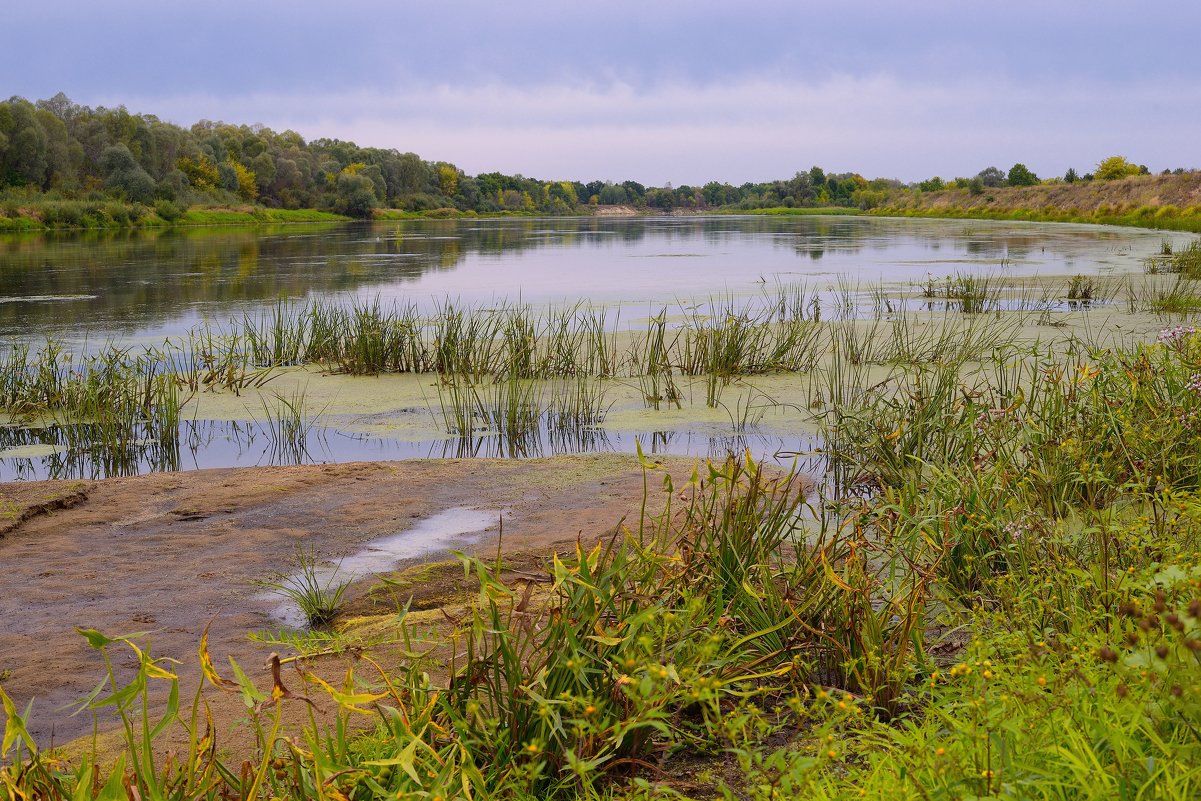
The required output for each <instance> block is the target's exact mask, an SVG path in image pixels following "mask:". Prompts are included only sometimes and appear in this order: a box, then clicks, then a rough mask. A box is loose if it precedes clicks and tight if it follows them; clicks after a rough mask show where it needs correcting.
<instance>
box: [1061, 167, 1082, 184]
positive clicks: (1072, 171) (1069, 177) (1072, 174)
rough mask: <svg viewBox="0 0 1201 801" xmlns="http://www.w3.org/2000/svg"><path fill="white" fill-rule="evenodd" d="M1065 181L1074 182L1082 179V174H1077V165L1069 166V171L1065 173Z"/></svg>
mask: <svg viewBox="0 0 1201 801" xmlns="http://www.w3.org/2000/svg"><path fill="white" fill-rule="evenodd" d="M1063 180H1064V182H1065V183H1069V184H1074V183H1076V182H1077V181H1079V180H1080V176H1079V175H1077V174H1076V168H1075V167H1068V171H1067V172H1065V173H1064V174H1063Z"/></svg>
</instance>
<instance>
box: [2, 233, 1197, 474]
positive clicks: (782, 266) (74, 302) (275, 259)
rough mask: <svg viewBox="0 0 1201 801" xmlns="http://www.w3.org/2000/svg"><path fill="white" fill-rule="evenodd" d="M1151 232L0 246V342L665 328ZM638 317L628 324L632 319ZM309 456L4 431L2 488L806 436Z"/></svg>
mask: <svg viewBox="0 0 1201 801" xmlns="http://www.w3.org/2000/svg"><path fill="white" fill-rule="evenodd" d="M1165 238H1168V239H1173V237H1172V236H1171V235H1165V234H1163V233H1161V232H1157V231H1138V230H1129V229H1106V228H1101V227H1097V226H1050V225H1029V224H1014V223H993V222H974V221H938V220H889V219H879V218H856V217H794V218H768V217H677V218H632V219H628V218H620V219H579V218H571V219H500V220H462V221H413V222H404V223H399V224H398V223H386V224H368V223H363V224H342V225H323V226H308V225H306V226H280V227H275V228H232V229H192V230H181V231H149V232H120V233H86V234H48V235H39V236H28V235H25V236H10V237H0V342H3V341H5V340H9V341H11V340H15V339H31V340H39V339H42V338H44V337H49V336H52V337H55V338H57V339H59V340H63V341H66V342H68V343H72V342H73V343H77V344H78V343H84V342H86V343H91V344H103V343H107V342H111V341H119V342H128V343H134V342H146V343H149V342H156V341H158V342H161V340H162V339H163V338H164V337H169V336H174V335H180V334H183V333H186V332H187V331H188V330H189V329H190V328H192V327H194V326H196V325H197V324H199V323H201V322H204V321H206V320H207V321H209V322H212V323H216V324H223V323H225V322H227V321H229V320H230V319H232V318H240V317H241V316H242V315H243V314H244V313H247V312H249V313H255V312H256V311H259V310H265V309H266V308H268V307H271V306H274V305H275V304H276V303H277V302H278V299H279V298H281V297H285V298H288V299H291V300H295V301H303V300H306V299H312V300H316V299H320V300H325V301H330V300H333V301H341V302H352V301H354V300H360V299H372V298H376V297H378V298H380V299H382V300H383V302H384V303H385V304H387V303H389V302H391V301H396V302H398V303H406V304H407V303H415V304H417V305H418V306H419V307H422V308H423V309H424V310H426V311H430V310H432V309H433V308H434V307H435V306H437V305H438V304H439V303H440V302H442V301H444V300H445V299H447V298H451V299H457V300H458V301H460V302H461V303H463V304H466V305H470V306H480V305H488V304H491V303H493V302H496V301H501V300H504V301H518V300H520V301H524V302H527V303H530V304H534V305H545V304H548V303H551V304H553V303H572V302H575V301H579V300H587V301H591V302H593V303H596V304H621V305H622V306H623V307H625V308H626V309H630V310H637V309H643V310H647V311H651V310H653V311H657V310H658V308H659V307H661V306H665V305H666V306H674V305H676V304H677V303H680V304H687V303H688V302H689V301H704V300H705V299H706V298H708V297H711V296H715V295H722V296H724V295H727V294H734V295H742V294H745V295H752V294H757V293H758V292H760V291H761V290H762V289H763V287H764V286H765V285H767V286H771V285H774V284H776V283H804V284H805V285H806V286H807V287H808V288H809V290H810V291H814V290H816V291H819V292H820V291H831V290H832V288H833V287H834V286H836V285H840V284H841V285H843V286H854V285H856V284H858V285H861V286H866V285H867V284H872V283H879V282H885V283H890V284H912V283H921V282H925V281H926V280H927V278H929V277H933V278H935V279H941V278H944V277H946V276H949V275H953V274H955V273H958V272H982V273H991V274H1001V275H1005V276H1012V277H1019V276H1030V275H1038V274H1041V275H1060V276H1062V275H1066V274H1074V273H1086V274H1104V273H1116V274H1122V273H1128V272H1130V273H1133V272H1138V271H1140V269H1141V263H1140V261H1141V259H1142V258H1144V257H1145V256H1148V255H1150V254H1152V253H1154V252H1156V251H1157V250H1158V249H1159V246H1160V244H1161V242H1162V241H1163V240H1164V239H1165ZM633 316H635V317H636V316H637V315H633ZM323 425H325V426H326V427H324V428H320V427H319V428H314V429H313V430H312V431H311V432H310V434H309V436H308V438H307V441H306V442H305V443H304V444H303V447H299V448H292V449H291V450H288V449H280V448H278V447H276V446H275V445H274V443H273V442H272V441H271V439H270V437H269V435H268V432H265V431H263V430H260V429H259V428H258V427H257V426H256V425H255V424H254V423H236V422H230V421H212V420H209V421H206V420H198V421H192V422H188V423H185V424H183V425H181V427H180V431H179V436H178V438H177V439H169V440H168V441H167V442H161V441H158V440H155V439H153V438H150V439H138V440H135V441H132V442H122V443H118V444H116V445H114V446H111V447H107V448H100V447H98V446H96V445H95V442H94V441H93V439H92V438H91V437H89V434H88V431H87V430H86V425H75V426H67V427H53V426H52V427H49V428H41V429H29V428H22V427H12V426H0V481H5V480H14V479H35V478H69V477H85V478H100V477H103V476H107V475H124V474H130V473H138V472H146V471H152V470H180V469H183V470H188V469H198V468H203V467H224V466H243V465H263V464H294V463H300V462H342V461H353V460H361V459H404V458H430V457H434V458H437V457H448V456H449V457H462V456H493V457H519V458H520V457H530V456H541V455H552V454H559V453H579V452H589V451H626V452H632V451H633V450H634V449H635V441H636V440H637V441H639V442H641V443H642V445H643V447H644V448H645V449H646V450H648V451H653V452H662V453H673V454H692V455H698V456H720V455H721V454H723V453H725V452H727V451H729V450H741V449H743V448H746V447H750V448H751V449H752V450H754V451H756V452H757V453H759V454H761V455H764V456H768V457H770V456H771V455H772V454H777V455H778V456H777V458H781V459H784V460H788V459H790V458H791V454H794V453H808V452H811V451H812V449H813V447H814V446H815V443H814V442H812V441H810V440H809V439H808V438H805V437H802V436H800V435H793V436H785V437H781V436H780V435H779V432H776V433H775V434H767V433H757V432H751V433H748V434H746V435H745V436H741V437H733V436H728V435H727V436H721V435H718V436H715V435H714V432H713V431H712V430H705V427H703V426H698V427H696V428H695V430H692V431H683V432H681V431H675V432H656V431H653V430H649V431H617V430H611V429H595V430H586V431H582V432H578V436H576V437H574V438H563V437H559V438H558V439H556V438H555V436H552V433H551V432H549V431H541V432H538V433H537V434H536V435H533V436H531V437H530V438H529V439H527V440H525V441H521V442H512V441H508V440H506V439H504V438H501V437H497V436H483V437H477V438H469V439H466V440H457V439H456V440H447V439H432V440H426V441H420V442H406V441H399V440H393V439H388V438H386V437H366V436H358V435H355V436H350V435H347V434H345V433H343V432H340V431H338V430H337V425H338V423H337V421H335V420H325V421H323Z"/></svg>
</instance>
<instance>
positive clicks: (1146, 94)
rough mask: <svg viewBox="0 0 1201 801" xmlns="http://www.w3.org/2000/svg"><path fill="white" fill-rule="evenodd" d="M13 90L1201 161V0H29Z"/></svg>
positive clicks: (1, 86) (838, 154)
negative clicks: (1200, 42)
mask: <svg viewBox="0 0 1201 801" xmlns="http://www.w3.org/2000/svg"><path fill="white" fill-rule="evenodd" d="M6 6H7V7H6V8H4V9H3V11H2V12H0V26H2V27H3V28H4V29H5V35H4V37H3V38H4V46H3V47H0V94H2V95H3V96H9V95H20V96H22V97H26V98H28V99H31V100H35V99H40V98H47V97H51V96H53V95H54V94H56V93H58V92H60V91H61V92H65V93H66V94H67V96H68V97H70V98H71V99H72V100H74V101H75V102H77V103H83V104H85V105H89V106H96V105H105V106H117V105H124V106H126V107H127V108H128V109H129V110H130V111H132V112H136V113H146V114H154V115H156V116H158V117H159V118H161V119H165V120H169V121H171V122H175V123H178V124H181V125H190V124H191V123H192V122H194V121H196V120H199V119H210V120H223V121H226V122H232V123H237V124H254V123H260V124H263V125H266V126H268V127H271V128H274V129H277V130H285V129H289V128H290V129H292V130H295V131H298V132H299V133H301V134H302V135H303V136H305V137H306V138H308V139H313V138H318V137H330V138H339V139H347V140H352V141H355V142H357V143H358V144H360V145H369V146H375V147H384V148H396V149H397V150H400V151H412V152H415V153H418V154H420V155H421V156H422V157H423V158H426V159H430V160H444V161H450V162H453V163H454V164H456V165H458V166H459V167H460V168H462V169H464V170H465V171H467V172H468V173H470V174H476V173H480V172H487V171H492V170H499V171H501V172H506V173H521V174H523V175H527V176H531V177H538V178H544V179H571V180H585V181H587V180H596V179H599V180H614V181H621V180H626V179H633V180H637V181H640V182H642V183H645V184H648V185H663V184H665V183H667V182H671V183H672V184H673V185H675V186H680V185H682V184H700V183H704V182H706V181H709V180H719V181H729V182H731V183H735V184H740V183H742V182H744V181H763V180H770V179H775V178H786V177H789V176H791V175H792V174H793V173H795V172H797V171H798V170H807V169H808V168H809V167H810V166H812V165H815V164H816V165H820V166H822V167H823V168H825V169H826V171H827V172H846V171H852V172H858V173H861V174H863V175H866V176H868V177H877V176H881V177H895V178H900V179H902V180H906V181H913V180H919V179H924V178H928V177H930V176H932V175H940V176H942V177H943V178H947V179H949V178H952V177H955V176H959V175H974V174H975V173H977V172H979V171H980V170H981V169H983V168H984V167H987V166H990V165H996V166H999V167H1001V168H1003V169H1008V168H1009V167H1010V166H1012V165H1013V164H1014V163H1015V162H1019V161H1020V162H1022V163H1024V164H1026V165H1027V166H1028V167H1030V168H1031V169H1033V170H1034V171H1035V172H1036V173H1038V174H1039V175H1040V176H1050V175H1062V174H1063V173H1064V172H1065V171H1066V170H1067V168H1068V167H1074V168H1076V169H1077V171H1079V172H1081V173H1083V172H1087V171H1089V170H1091V169H1092V168H1093V167H1094V166H1095V165H1096V164H1097V162H1099V161H1100V160H1101V159H1102V158H1104V157H1106V156H1109V155H1114V154H1122V155H1125V156H1126V157H1128V158H1129V159H1130V160H1132V161H1134V162H1136V163H1142V164H1146V165H1147V166H1148V167H1150V168H1151V169H1152V170H1154V171H1159V170H1161V169H1164V168H1174V167H1201V148H1199V143H1201V136H1199V134H1201V47H1199V46H1198V45H1197V37H1198V31H1199V30H1201V1H1199V0H1176V1H1175V2H1157V1H1156V0H1142V1H1141V2H1130V0H1123V1H1122V2H1114V1H1112V0H1088V1H1087V2H1084V1H1077V0H1040V2H1026V0H1004V2H1002V1H1001V0H954V1H951V0H948V1H947V2H943V1H942V0H876V1H875V2H865V1H863V0H835V2H830V0H823V2H808V1H807V0H793V1H792V2H777V1H776V0H756V2H741V3H740V2H736V0H723V1H722V2H710V1H709V0H640V1H638V2H630V1H628V0H599V1H598V0H594V1H593V2H573V0H558V2H555V3H549V2H545V3H541V2H525V1H524V0H506V2H496V1H495V0H493V2H471V1H468V0H463V1H461V2H456V0H441V2H436V3H417V2H403V1H402V0H392V2H354V0H344V1H343V2H339V3H331V2H328V1H325V2H308V0H291V2H273V1H264V2H255V1H254V0H240V2H227V1H226V0H213V1H211V2H205V3H186V4H185V3H180V2H171V1H170V0H159V2H155V3H148V2H130V1H128V0H106V2H104V3H96V2H92V1H91V0H88V2H75V3H67V2H60V1H58V0H43V1H42V2H37V3H29V2H15V0H14V1H13V2H10V3H8V4H6Z"/></svg>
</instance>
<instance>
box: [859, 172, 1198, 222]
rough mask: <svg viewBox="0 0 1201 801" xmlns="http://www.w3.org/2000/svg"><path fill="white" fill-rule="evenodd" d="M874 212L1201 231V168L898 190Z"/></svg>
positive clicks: (911, 215) (913, 215) (909, 215)
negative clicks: (936, 189) (1104, 177)
mask: <svg viewBox="0 0 1201 801" xmlns="http://www.w3.org/2000/svg"><path fill="white" fill-rule="evenodd" d="M867 213H869V214H881V215H886V216H897V217H949V218H967V219H988V220H1027V221H1032V222H1073V223H1094V224H1101V225H1123V226H1133V227H1139V228H1161V229H1164V230H1173V231H1192V232H1195V233H1196V232H1201V173H1197V172H1192V173H1184V174H1181V175H1136V176H1130V177H1127V178H1122V179H1118V180H1112V181H1102V180H1094V181H1087V182H1085V181H1077V182H1075V183H1070V184H1069V183H1054V184H1039V185H1036V186H1007V187H995V188H984V189H982V190H981V189H979V188H978V189H977V190H976V191H975V192H973V191H971V190H970V189H968V188H959V189H948V190H943V191H939V192H921V191H917V190H901V191H898V190H893V191H889V192H886V193H884V194H883V195H882V196H881V197H880V198H878V200H877V202H876V204H875V207H874V208H872V209H870V210H869V211H868V212H867Z"/></svg>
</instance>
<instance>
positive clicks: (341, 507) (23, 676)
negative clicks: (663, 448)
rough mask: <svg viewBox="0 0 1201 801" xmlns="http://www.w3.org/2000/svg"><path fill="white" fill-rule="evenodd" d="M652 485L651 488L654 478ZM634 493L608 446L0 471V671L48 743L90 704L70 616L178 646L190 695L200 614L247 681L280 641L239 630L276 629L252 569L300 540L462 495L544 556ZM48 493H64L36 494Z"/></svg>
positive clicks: (277, 562)
mask: <svg viewBox="0 0 1201 801" xmlns="http://www.w3.org/2000/svg"><path fill="white" fill-rule="evenodd" d="M677 468H678V469H677ZM690 468H691V462H688V463H686V464H684V463H681V464H679V465H672V469H673V472H678V473H680V474H683V475H687V472H686V471H688V470H690ZM650 487H651V493H652V495H656V494H660V493H658V487H659V479H658V477H657V476H656V477H653V478H652V480H651V484H650ZM642 493H643V472H642V470H641V468H640V467H639V465H638V463H637V460H636V459H635V458H632V457H629V456H623V455H605V456H587V457H560V458H555V459H543V460H530V461H493V460H444V461H409V462H361V463H352V464H338V465H313V466H302V467H262V468H244V469H226V470H206V471H195V472H189V473H163V474H152V475H145V476H137V477H131V478H114V479H108V480H104V481H99V482H92V483H82V482H33V483H23V484H6V485H0V504H3V507H2V508H3V509H5V510H7V511H6V513H7V515H8V517H9V518H10V519H11V521H16V522H15V523H14V524H13V525H10V526H9V528H8V530H7V531H6V532H5V533H4V534H3V535H2V536H0V565H2V566H3V567H2V573H0V575H2V577H3V578H2V579H0V587H2V590H0V620H3V621H4V624H3V626H0V677H3V686H4V689H5V690H6V692H8V693H9V695H11V696H12V697H13V698H14V700H16V701H17V703H18V704H19V705H20V706H22V707H23V706H24V705H25V704H26V703H27V702H28V701H29V700H30V699H34V715H33V719H32V721H31V723H32V726H31V728H32V731H33V733H34V736H35V737H37V738H38V739H39V740H40V741H42V742H44V743H48V742H50V740H51V738H53V740H54V741H55V742H57V743H63V742H66V741H69V740H72V739H74V738H76V737H79V736H81V735H84V734H87V733H88V732H90V731H91V727H92V720H91V718H90V715H89V714H87V713H84V714H81V715H78V716H74V717H72V716H70V715H69V712H68V711H67V710H66V709H65V707H68V706H69V705H70V704H71V703H72V702H73V701H75V700H76V699H78V698H80V697H82V696H83V695H84V694H86V693H87V692H88V691H89V690H91V689H92V687H94V686H95V683H96V682H97V681H98V680H99V678H100V677H101V676H102V675H103V670H104V668H103V662H102V660H101V658H100V656H99V654H98V653H96V652H95V651H92V650H91V649H90V648H89V647H88V646H87V644H86V642H85V641H84V639H83V638H82V637H80V636H79V635H78V634H76V633H75V631H74V628H75V627H76V626H81V627H87V628H95V629H99V630H100V631H102V632H105V633H107V634H128V633H131V632H143V631H149V632H152V634H151V635H150V640H151V643H152V649H153V653H154V654H155V655H156V656H170V657H173V658H175V659H178V660H180V663H181V664H180V665H179V667H178V670H179V674H180V677H181V680H182V687H183V691H184V692H185V693H190V692H193V691H194V690H195V688H196V686H197V685H198V683H199V670H198V666H197V653H196V649H197V645H198V643H199V641H200V637H201V635H202V633H203V631H204V628H205V626H206V625H210V623H211V629H210V634H209V642H210V649H211V651H212V653H213V655H214V658H215V659H217V660H218V664H219V665H220V664H227V661H226V660H227V657H230V656H232V657H234V658H235V659H237V660H238V662H239V663H240V664H242V665H244V666H246V667H247V672H248V673H250V674H251V675H252V677H255V678H256V679H260V680H261V679H265V676H266V673H265V671H264V665H265V661H266V659H267V656H268V654H269V652H270V651H272V650H277V649H278V647H277V648H271V647H269V646H267V645H263V644H260V643H256V642H253V641H251V640H250V639H249V638H248V636H247V635H248V634H249V633H251V632H255V631H262V630H266V629H278V628H279V627H280V622H279V619H278V617H276V616H275V614H274V613H275V611H276V610H275V607H276V604H274V603H273V602H272V601H271V600H270V599H264V597H263V595H262V590H261V589H259V588H257V587H256V586H255V585H254V584H253V583H252V582H254V581H255V580H261V579H264V578H269V577H270V576H271V575H272V574H273V573H276V572H279V571H288V570H291V569H292V568H294V567H295V565H296V548H297V545H298V544H300V543H305V544H306V547H307V546H308V545H309V544H311V545H312V546H313V547H314V548H315V549H316V552H317V554H318V555H320V556H323V557H326V558H332V559H337V558H339V557H343V556H346V555H349V554H352V553H355V552H357V551H361V550H362V549H363V547H364V545H365V544H366V543H370V542H372V541H375V540H378V539H379V538H381V537H391V536H394V535H397V534H402V533H403V532H405V531H406V530H408V529H410V528H412V527H413V526H415V525H416V524H417V523H418V522H420V521H422V520H426V519H428V518H429V517H431V516H434V515H438V514H439V513H443V512H445V511H446V510H454V509H474V510H481V511H486V512H488V513H490V514H491V513H495V514H496V516H497V521H498V523H499V520H500V519H501V518H502V517H503V521H504V522H503V526H504V536H503V547H504V550H505V552H506V553H511V554H527V555H528V554H543V555H545V554H550V553H551V552H553V551H554V550H556V549H564V548H570V547H573V544H574V542H575V540H576V538H577V537H579V536H583V537H584V538H586V539H587V538H596V537H598V536H601V535H603V534H605V533H607V532H611V531H612V530H613V528H614V526H615V525H616V524H617V523H618V522H619V521H620V520H621V519H622V518H623V517H624V516H627V515H634V516H636V515H637V513H638V506H639V503H640V501H641V498H642ZM60 497H61V498H68V500H66V501H64V502H61V503H59V502H54V501H50V500H48V499H53V498H60ZM18 518H21V519H19V520H18ZM498 523H494V524H492V525H490V526H488V527H487V528H486V529H485V530H482V531H478V532H476V533H474V534H472V535H470V536H464V537H460V538H458V539H453V538H452V540H450V541H449V542H440V543H439V547H437V548H435V549H433V550H430V551H427V552H425V553H423V554H422V555H421V556H420V557H418V558H416V559H413V558H410V559H409V560H407V564H410V565H411V564H413V563H414V562H415V561H416V562H419V561H421V560H439V559H442V560H444V559H446V558H447V554H448V549H449V548H458V549H462V550H467V551H475V552H480V553H495V551H496V545H497V535H498V533H499V525H498ZM404 564H405V563H402V564H401V565H400V566H401V567H403V566H404ZM460 575H461V571H460ZM373 583H374V581H373V580H372V579H364V580H361V581H359V582H356V584H355V586H354V587H353V588H352V591H351V598H352V605H358V606H361V605H362V603H363V602H364V601H363V596H364V593H365V592H366V590H367V588H368V587H369V586H370V585H371V584H373ZM418 590H420V588H418ZM355 598H357V599H358V600H354V599H355ZM278 650H283V649H278ZM129 653H130V652H129V651H127V650H126V651H121V650H116V651H114V654H116V655H117V656H118V663H117V667H118V670H119V671H130V670H131V669H132V667H133V666H134V664H135V663H134V662H133V661H132V660H126V661H120V660H124V659H125V657H126V655H127V654H129ZM209 695H210V696H212V695H213V694H212V693H210V694H209ZM216 695H217V697H216V698H212V699H211V700H212V701H213V703H214V704H215V706H214V713H215V715H216V717H218V718H223V717H224V718H232V719H233V720H234V721H236V720H237V719H239V718H240V717H242V716H244V710H243V709H242V708H241V704H240V702H239V701H238V700H237V699H236V698H235V697H233V696H222V695H221V694H219V693H218V694H216Z"/></svg>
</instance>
